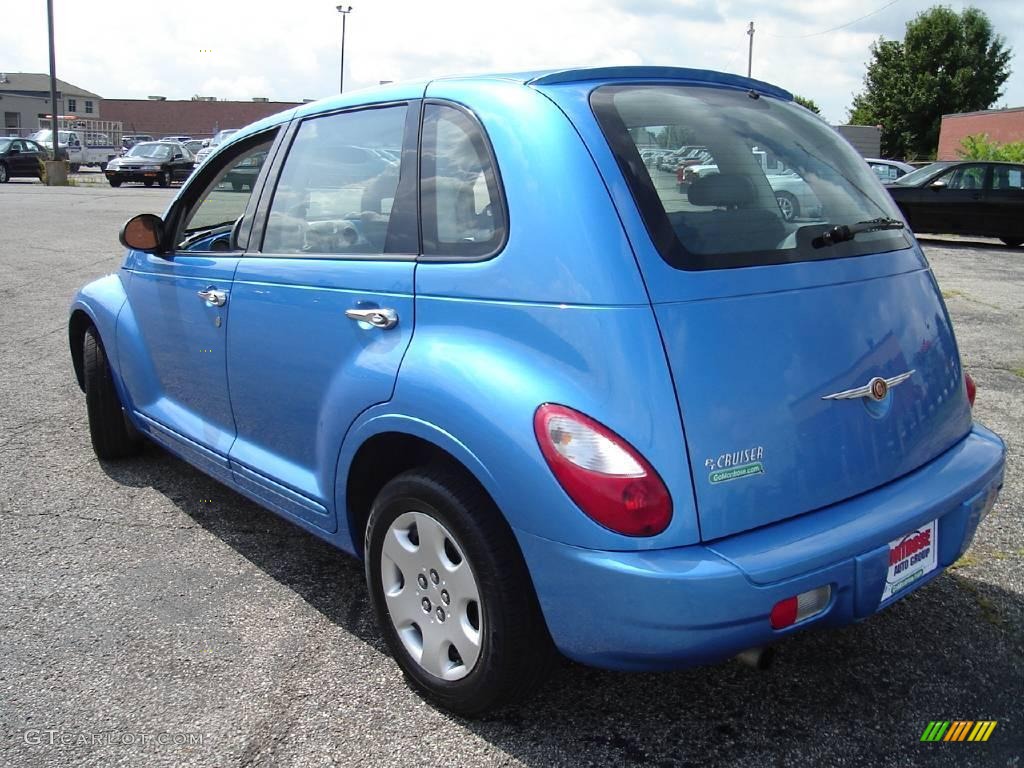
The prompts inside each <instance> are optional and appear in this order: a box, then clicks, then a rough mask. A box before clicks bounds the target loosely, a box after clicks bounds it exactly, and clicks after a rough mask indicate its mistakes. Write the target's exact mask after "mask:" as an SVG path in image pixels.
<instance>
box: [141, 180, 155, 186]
mask: <svg viewBox="0 0 1024 768" xmlns="http://www.w3.org/2000/svg"><path fill="white" fill-rule="evenodd" d="M142 183H143V184H144V185H145V186H147V187H152V186H153V180H152V179H143V180H142Z"/></svg>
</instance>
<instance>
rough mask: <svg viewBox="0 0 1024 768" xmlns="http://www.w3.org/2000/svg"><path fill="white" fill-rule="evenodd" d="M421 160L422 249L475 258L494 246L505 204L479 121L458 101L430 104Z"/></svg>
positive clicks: (498, 240)
mask: <svg viewBox="0 0 1024 768" xmlns="http://www.w3.org/2000/svg"><path fill="white" fill-rule="evenodd" d="M420 165H421V171H420V173H421V176H420V195H421V206H420V209H421V216H422V217H423V218H422V221H423V254H424V255H425V256H457V257H469V258H473V257H482V256H486V255H488V254H491V253H494V252H495V251H497V250H498V249H499V248H500V247H501V244H502V242H503V241H504V237H505V228H506V227H505V215H504V207H503V205H502V203H501V198H500V196H499V192H498V179H497V171H496V168H495V166H494V162H493V160H492V159H491V155H490V152H489V151H488V145H487V143H486V139H485V138H484V135H483V131H482V130H481V128H480V126H479V125H478V124H477V122H476V121H475V120H474V119H473V118H471V117H470V116H469V115H468V114H467V113H465V112H463V111H462V110H461V109H458V108H456V107H452V106H446V105H441V104H428V105H427V107H426V109H425V111H424V116H423V141H422V157H421V159H420Z"/></svg>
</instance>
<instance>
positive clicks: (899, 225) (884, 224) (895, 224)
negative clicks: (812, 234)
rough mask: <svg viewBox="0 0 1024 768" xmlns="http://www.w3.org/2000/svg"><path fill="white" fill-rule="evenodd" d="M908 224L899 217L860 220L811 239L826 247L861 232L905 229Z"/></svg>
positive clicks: (821, 246) (815, 244) (814, 242)
mask: <svg viewBox="0 0 1024 768" xmlns="http://www.w3.org/2000/svg"><path fill="white" fill-rule="evenodd" d="M906 226H907V225H906V224H904V223H903V222H902V221H900V220H899V219H887V218H884V217H883V218H878V219H871V220H869V221H858V222H857V223H856V224H839V225H837V226H834V227H832V228H831V229H826V230H825V231H824V232H822V233H821V234H820V235H818V236H817V237H816V238H814V239H813V240H811V245H812V246H814V247H815V248H824V247H825V246H826V245H835V244H836V243H845V242H847V241H848V240H853V238H855V237H856V236H857V235H858V234H859V233H861V232H878V231H879V230H882V229H904V228H905V227H906Z"/></svg>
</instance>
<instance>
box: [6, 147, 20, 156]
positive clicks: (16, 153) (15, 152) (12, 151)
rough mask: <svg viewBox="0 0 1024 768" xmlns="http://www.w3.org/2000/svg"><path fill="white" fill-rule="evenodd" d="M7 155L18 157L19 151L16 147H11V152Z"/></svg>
mask: <svg viewBox="0 0 1024 768" xmlns="http://www.w3.org/2000/svg"><path fill="white" fill-rule="evenodd" d="M8 154H10V155H20V154H21V150H20V149H18V148H17V147H11V150H10V152H8Z"/></svg>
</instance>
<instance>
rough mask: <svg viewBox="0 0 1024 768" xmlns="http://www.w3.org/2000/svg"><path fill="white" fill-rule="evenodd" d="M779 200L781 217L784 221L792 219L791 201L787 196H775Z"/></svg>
mask: <svg viewBox="0 0 1024 768" xmlns="http://www.w3.org/2000/svg"><path fill="white" fill-rule="evenodd" d="M775 199H776V200H777V201H778V202H779V210H781V211H782V218H784V219H785V220H786V221H792V219H793V203H792V201H790V199H789V198H788V197H777V198H775Z"/></svg>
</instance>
